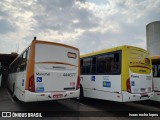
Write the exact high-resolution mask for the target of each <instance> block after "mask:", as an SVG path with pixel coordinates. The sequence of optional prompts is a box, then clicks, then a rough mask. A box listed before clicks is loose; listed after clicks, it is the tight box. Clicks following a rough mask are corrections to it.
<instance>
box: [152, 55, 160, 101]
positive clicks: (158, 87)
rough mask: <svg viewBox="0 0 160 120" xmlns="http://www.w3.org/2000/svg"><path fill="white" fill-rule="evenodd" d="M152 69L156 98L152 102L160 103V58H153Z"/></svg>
mask: <svg viewBox="0 0 160 120" xmlns="http://www.w3.org/2000/svg"><path fill="white" fill-rule="evenodd" d="M152 67H153V69H154V72H153V87H154V97H153V98H152V99H151V100H153V101H158V102H160V56H152Z"/></svg>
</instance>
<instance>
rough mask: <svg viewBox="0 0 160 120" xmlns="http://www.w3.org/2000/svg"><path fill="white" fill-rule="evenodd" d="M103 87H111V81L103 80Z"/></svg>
mask: <svg viewBox="0 0 160 120" xmlns="http://www.w3.org/2000/svg"><path fill="white" fill-rule="evenodd" d="M103 87H109V88H110V87H111V82H110V81H103Z"/></svg>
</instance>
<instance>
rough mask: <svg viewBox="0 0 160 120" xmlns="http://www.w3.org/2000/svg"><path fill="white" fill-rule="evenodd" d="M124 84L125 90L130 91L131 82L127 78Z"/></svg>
mask: <svg viewBox="0 0 160 120" xmlns="http://www.w3.org/2000/svg"><path fill="white" fill-rule="evenodd" d="M126 86H127V92H129V93H131V84H130V79H129V78H128V79H127V82H126Z"/></svg>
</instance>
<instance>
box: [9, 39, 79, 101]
mask: <svg viewBox="0 0 160 120" xmlns="http://www.w3.org/2000/svg"><path fill="white" fill-rule="evenodd" d="M79 65H80V64H79V49H77V48H75V47H72V46H68V45H65V44H60V43H54V42H48V41H40V40H33V41H32V42H31V44H30V45H29V46H28V47H27V48H26V49H25V50H24V51H23V52H22V53H21V54H20V55H19V56H18V57H17V58H16V59H15V60H14V61H13V62H12V63H11V65H10V67H9V79H8V86H9V89H10V90H11V91H12V93H13V97H17V98H18V99H19V100H20V101H23V102H32V101H48V100H58V99H66V98H78V97H79V88H80V66H79Z"/></svg>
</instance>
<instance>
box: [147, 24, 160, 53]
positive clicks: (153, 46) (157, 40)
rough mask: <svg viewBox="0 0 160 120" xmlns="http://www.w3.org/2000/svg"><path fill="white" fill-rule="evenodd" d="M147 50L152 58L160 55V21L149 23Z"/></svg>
mask: <svg viewBox="0 0 160 120" xmlns="http://www.w3.org/2000/svg"><path fill="white" fill-rule="evenodd" d="M146 35H147V50H148V51H149V52H150V54H151V56H156V55H160V21H155V22H152V23H149V24H148V25H147V26H146Z"/></svg>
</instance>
